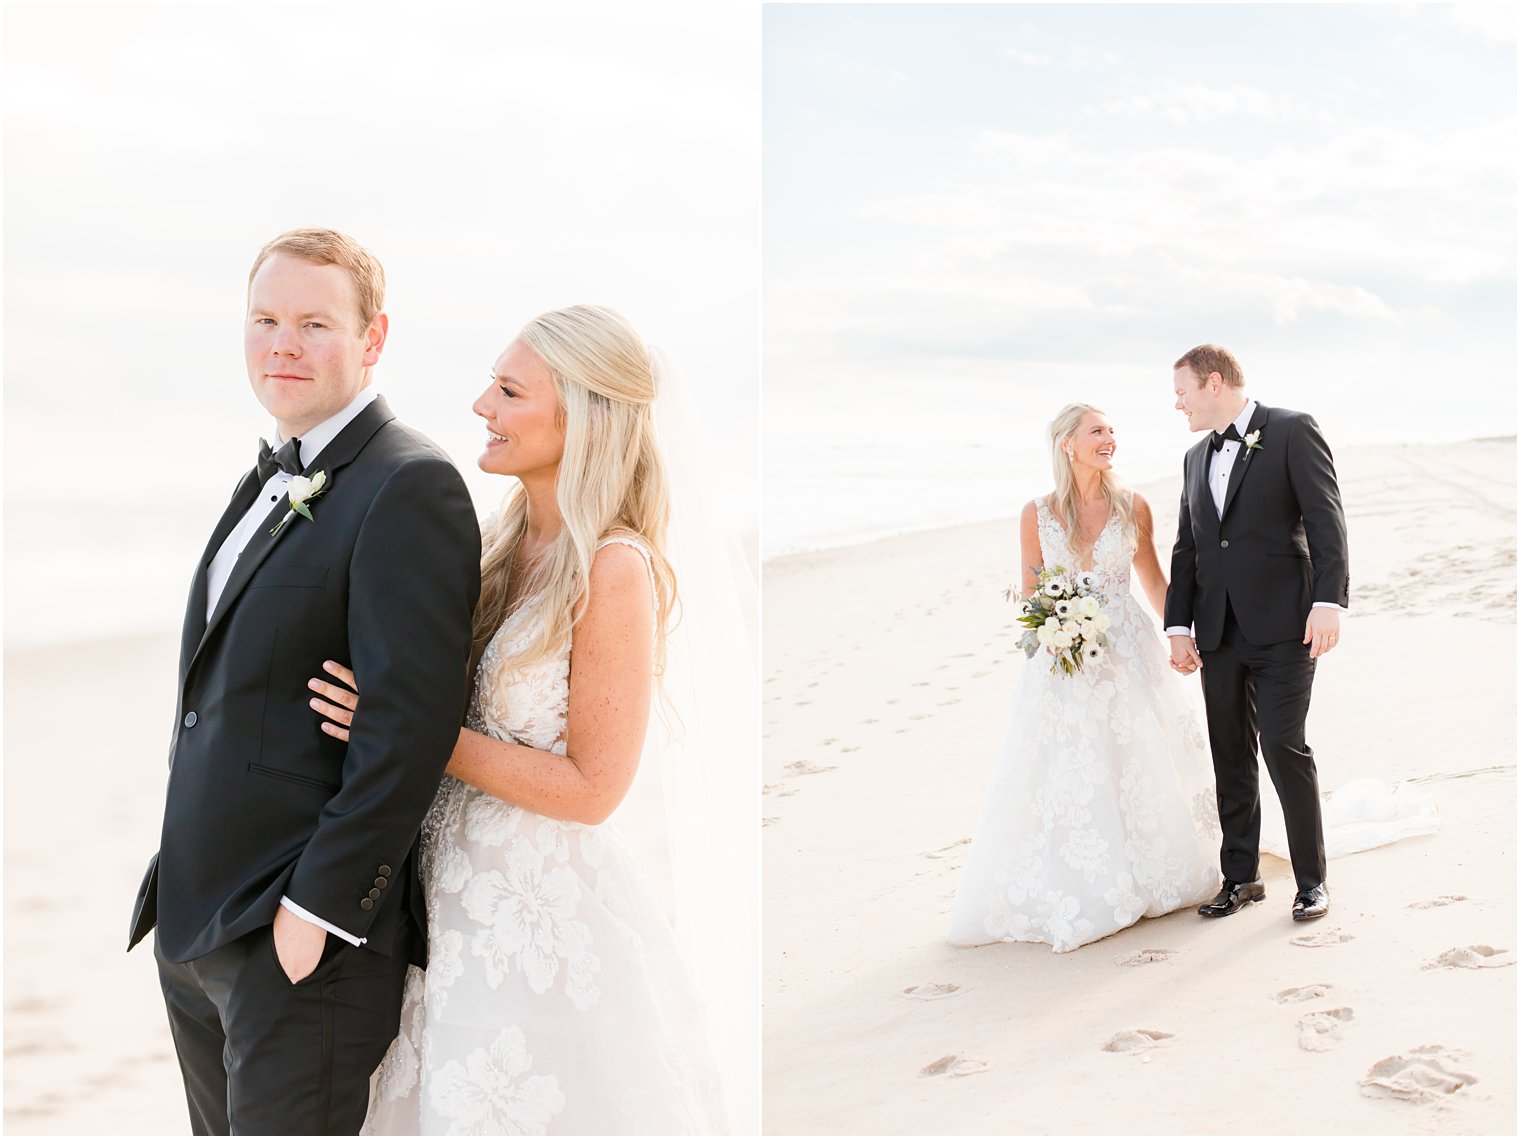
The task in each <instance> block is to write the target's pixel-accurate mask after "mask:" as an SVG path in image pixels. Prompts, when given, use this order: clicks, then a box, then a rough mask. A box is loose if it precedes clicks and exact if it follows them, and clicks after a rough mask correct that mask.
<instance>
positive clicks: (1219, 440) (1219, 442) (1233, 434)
mask: <svg viewBox="0 0 1520 1139" xmlns="http://www.w3.org/2000/svg"><path fill="white" fill-rule="evenodd" d="M1226 439H1233V440H1234V441H1235V442H1236V443H1239V442H1240V432H1239V431H1236V430H1235V425H1234V424H1233V423H1232V424H1230V425H1229V426H1228V427H1226V428H1225V429H1224V430H1223V431H1216V432H1214V436H1213V438H1211V439H1210V440H1209V446H1210V447H1212V448H1214V450H1215V452H1216V453H1217V452H1218V450H1219V448H1221V447H1223V446H1224V441H1225V440H1226Z"/></svg>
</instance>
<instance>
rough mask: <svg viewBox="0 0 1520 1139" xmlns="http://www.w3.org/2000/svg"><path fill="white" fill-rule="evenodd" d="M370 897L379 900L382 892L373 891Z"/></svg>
mask: <svg viewBox="0 0 1520 1139" xmlns="http://www.w3.org/2000/svg"><path fill="white" fill-rule="evenodd" d="M369 896H370V897H371V898H378V897H379V896H380V891H379V890H371V891H370V892H369Z"/></svg>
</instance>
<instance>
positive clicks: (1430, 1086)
mask: <svg viewBox="0 0 1520 1139" xmlns="http://www.w3.org/2000/svg"><path fill="white" fill-rule="evenodd" d="M1459 1065H1461V1066H1460V1067H1459ZM1464 1068H1465V1064H1463V1057H1462V1054H1461V1053H1458V1052H1456V1051H1454V1050H1452V1049H1449V1048H1446V1047H1445V1046H1443V1045H1440V1044H1422V1045H1420V1047H1418V1048H1411V1049H1410V1050H1409V1051H1408V1052H1401V1053H1398V1054H1396V1055H1393V1056H1386V1057H1384V1058H1383V1059H1381V1060H1379V1061H1378V1062H1377V1063H1376V1064H1374V1065H1372V1067H1371V1068H1369V1069H1368V1070H1367V1075H1366V1076H1365V1077H1363V1079H1362V1094H1363V1095H1369V1096H1375V1097H1378V1098H1380V1099H1381V1098H1387V1099H1402V1100H1410V1101H1412V1102H1415V1103H1420V1102H1423V1101H1427V1100H1433V1099H1440V1098H1442V1097H1443V1096H1449V1095H1451V1094H1452V1093H1453V1092H1457V1091H1461V1090H1462V1089H1463V1088H1465V1087H1466V1086H1467V1085H1468V1084H1475V1083H1477V1082H1478V1077H1477V1076H1475V1075H1473V1074H1472V1073H1471V1072H1467V1071H1464V1070H1463V1069H1464Z"/></svg>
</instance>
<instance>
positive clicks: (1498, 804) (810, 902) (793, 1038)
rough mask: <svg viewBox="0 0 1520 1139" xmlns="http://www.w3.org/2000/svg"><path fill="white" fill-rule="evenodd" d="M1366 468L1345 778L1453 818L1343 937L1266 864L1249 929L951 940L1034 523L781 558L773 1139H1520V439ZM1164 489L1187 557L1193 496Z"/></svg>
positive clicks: (1342, 746)
mask: <svg viewBox="0 0 1520 1139" xmlns="http://www.w3.org/2000/svg"><path fill="white" fill-rule="evenodd" d="M1338 459H1339V468H1340V474H1341V479H1342V487H1343V492H1344V495H1345V498H1346V502H1347V513H1348V525H1349V528H1350V536H1351V566H1352V610H1351V613H1350V614H1349V615H1348V616H1347V618H1346V620H1345V623H1344V627H1343V631H1344V638H1343V643H1342V645H1341V647H1340V648H1338V649H1337V650H1336V651H1335V652H1334V653H1332V654H1330V656H1328V657H1327V658H1325V660H1324V661H1323V662H1322V663H1321V666H1320V669H1319V672H1318V677H1317V681H1316V685H1315V699H1314V707H1313V710H1312V712H1311V716H1310V721H1309V740H1310V742H1311V744H1312V745H1313V746H1314V748H1315V751H1316V754H1317V756H1318V760H1319V770H1320V778H1321V783H1322V786H1323V787H1324V788H1325V789H1326V790H1330V789H1333V788H1335V787H1338V786H1340V785H1342V784H1344V783H1346V782H1348V781H1349V780H1351V779H1353V778H1357V777H1360V776H1371V777H1376V778H1379V779H1384V780H1389V781H1393V782H1397V781H1400V780H1416V781H1418V782H1419V783H1420V785H1421V786H1422V787H1423V788H1424V789H1426V790H1428V791H1430V792H1432V793H1434V795H1435V796H1436V798H1437V801H1438V804H1439V808H1440V812H1441V815H1442V817H1443V820H1444V826H1443V828H1442V830H1441V831H1440V832H1439V833H1438V834H1435V835H1430V836H1424V837H1419V838H1411V839H1406V840H1404V841H1401V842H1399V843H1396V844H1394V845H1391V846H1386V847H1382V848H1379V849H1376V850H1371V851H1366V852H1363V853H1360V854H1356V855H1352V856H1349V857H1346V858H1344V859H1340V860H1336V861H1334V862H1332V863H1331V867H1330V885H1331V892H1332V900H1333V908H1332V912H1331V914H1330V915H1329V916H1328V917H1327V918H1325V919H1323V920H1322V921H1320V922H1317V923H1305V924H1295V923H1294V922H1292V921H1291V920H1290V918H1289V906H1290V903H1291V899H1292V895H1293V887H1292V878H1291V873H1290V871H1289V868H1288V866H1287V864H1286V863H1285V862H1282V861H1280V860H1278V859H1275V858H1270V857H1267V858H1264V860H1263V876H1264V878H1265V880H1266V886H1267V895H1268V897H1267V901H1266V903H1265V904H1263V905H1259V906H1255V907H1250V908H1248V909H1247V910H1245V911H1243V912H1242V913H1239V914H1236V915H1234V916H1232V917H1230V918H1228V919H1226V920H1221V921H1205V920H1204V919H1201V918H1199V917H1197V916H1196V915H1195V914H1193V913H1191V912H1190V911H1183V912H1179V913H1175V914H1171V915H1168V916H1167V917H1164V918H1159V919H1153V920H1147V921H1142V922H1141V923H1139V924H1138V925H1136V926H1132V927H1131V928H1129V929H1127V930H1123V931H1121V932H1119V933H1117V934H1115V935H1113V936H1112V937H1109V938H1106V939H1104V940H1101V941H1099V942H1096V943H1093V944H1091V945H1088V946H1085V947H1083V948H1081V949H1078V950H1076V951H1075V952H1073V953H1068V954H1061V955H1057V954H1053V953H1052V952H1051V951H1050V950H1049V948H1048V947H1046V946H1041V945H1035V944H1011V945H1010V944H997V945H991V946H984V947H981V948H977V949H955V948H951V947H950V946H948V945H947V944H946V943H945V942H944V940H943V931H944V925H945V916H946V913H947V912H948V909H949V904H950V899H951V897H952V896H953V893H954V890H955V887H956V883H957V880H958V875H959V870H960V867H961V863H962V859H963V857H964V852H965V849H966V844H967V842H968V841H969V838H970V834H971V830H972V828H973V826H974V825H975V821H976V817H977V813H978V809H979V806H980V802H981V797H982V794H983V792H984V790H985V787H986V784H987V782H988V779H989V776H990V773H991V770H992V765H993V762H994V759H995V755H996V752H997V748H998V746H999V742H1000V737H1001V734H1002V731H1003V727H1004V722H1005V711H1006V706H1007V700H1008V697H1009V693H1010V691H1011V688H1012V686H1013V685H1014V683H1015V679H1016V676H1017V672H1018V670H1019V669H1020V668H1021V667H1023V665H1024V660H1023V656H1022V654H1021V653H1018V652H1017V651H1016V650H1014V649H1013V647H1012V642H1013V639H1014V637H1015V635H1016V633H1015V631H1014V624H1013V612H1012V607H1011V606H1010V605H1008V603H1006V602H1005V601H1004V600H1003V598H1002V596H1001V590H1002V589H1003V587H1004V585H1006V584H1007V582H1008V580H1009V578H1010V577H1011V576H1012V574H1013V570H1014V567H1015V566H1016V565H1017V560H1018V558H1017V527H1016V525H1015V522H1014V520H1012V519H1009V520H1007V521H1003V522H996V523H987V524H981V525H972V526H961V527H955V528H950V529H943V530H935V531H930V532H925V533H919V534H912V535H907V536H903V537H899V538H894V539H889V540H886V541H881V542H876V543H872V544H870V545H867V546H859V547H854V548H850V549H842V550H834V551H827V552H823V553H818V554H810V555H799V556H793V557H787V558H781V559H776V560H774V561H771V562H768V563H767V564H766V567H765V577H764V598H765V609H764V632H765V639H764V658H765V659H764V669H763V693H764V695H763V712H764V714H763V728H762V731H763V733H764V741H763V743H764V766H765V780H766V790H765V794H764V796H763V798H762V804H763V806H762V810H763V813H764V816H765V818H764V820H763V823H764V828H765V830H764V835H765V840H764V851H765V855H764V857H765V861H764V875H765V876H764V895H765V900H764V931H765V939H764V971H765V978H764V993H765V1005H764V1011H763V1018H764V1019H763V1023H764V1054H765V1063H764V1104H765V1117H764V1119H765V1124H764V1125H765V1130H766V1131H767V1132H768V1133H772V1134H798V1133H824V1134H828V1133H844V1134H870V1133H881V1134H913V1133H928V1134H936V1133H940V1134H944V1133H952V1134H953V1133H993V1132H1005V1133H1020V1134H1039V1133H1077V1134H1102V1133H1121V1134H1122V1133H1137V1134H1159V1133H1190V1134H1210V1133H1230V1134H1252V1133H1258V1134H1318V1133H1327V1132H1328V1133H1337V1132H1339V1133H1347V1134H1427V1133H1457V1134H1481V1133H1500V1134H1503V1133H1513V1132H1514V1130H1515V969H1514V968H1513V967H1512V966H1513V961H1514V956H1513V951H1514V949H1515V933H1516V928H1515V847H1514V837H1515V818H1516V815H1515V794H1514V789H1515V449H1514V441H1513V439H1508V440H1492V441H1481V442H1475V443H1468V444H1462V445H1460V446H1428V447H1417V446H1408V447H1387V448H1380V449H1363V450H1348V451H1346V452H1345V453H1344V454H1342V455H1340V456H1339V457H1338ZM1030 489H1031V492H1032V493H1037V492H1038V491H1040V490H1041V489H1043V488H1030ZM1141 489H1142V490H1143V491H1145V492H1146V493H1147V496H1148V497H1149V498H1150V500H1151V502H1152V504H1153V506H1154V508H1155V511H1156V514H1157V518H1158V533H1160V534H1162V535H1166V536H1167V538H1166V539H1165V541H1164V543H1163V546H1164V548H1165V547H1166V546H1169V536H1170V534H1171V533H1172V532H1173V531H1174V528H1175V519H1176V502H1177V492H1178V483H1177V482H1175V481H1173V482H1169V483H1165V484H1160V485H1156V486H1151V487H1144V488H1141ZM1177 683H1191V684H1196V683H1197V679H1196V678H1191V679H1190V680H1187V681H1184V680H1182V679H1180V678H1179V679H1178V681H1177Z"/></svg>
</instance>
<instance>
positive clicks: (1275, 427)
mask: <svg viewBox="0 0 1520 1139" xmlns="http://www.w3.org/2000/svg"><path fill="white" fill-rule="evenodd" d="M1251 431H1260V432H1261V437H1260V439H1259V440H1258V442H1259V443H1260V446H1259V447H1258V448H1256V449H1254V450H1248V449H1247V448H1246V446H1245V445H1244V444H1242V445H1241V446H1240V447H1239V449H1238V452H1237V454H1236V456H1235V464H1234V466H1233V467H1232V468H1231V470H1230V481H1229V484H1228V489H1227V490H1226V492H1225V499H1224V513H1223V514H1222V515H1221V514H1220V513H1219V511H1218V510H1217V509H1216V508H1215V506H1214V496H1213V495H1212V494H1211V493H1210V492H1209V485H1208V478H1209V461H1210V459H1212V458H1213V451H1212V449H1211V448H1210V445H1209V436H1208V435H1205V436H1204V437H1203V439H1202V440H1201V441H1200V442H1199V443H1198V444H1197V445H1196V446H1194V447H1193V448H1191V449H1190V450H1189V451H1188V453H1187V457H1186V458H1185V459H1184V460H1183V467H1182V470H1183V480H1182V507H1181V511H1180V513H1179V516H1178V519H1177V544H1176V546H1174V547H1173V549H1172V581H1171V585H1170V586H1169V587H1168V589H1167V591H1166V624H1167V627H1169V628H1170V627H1172V626H1177V625H1191V626H1192V627H1193V637H1194V639H1195V640H1196V641H1197V642H1198V647H1199V648H1200V649H1202V650H1205V651H1208V650H1212V649H1216V648H1218V647H1219V642H1220V638H1221V636H1222V635H1223V632H1224V617H1225V601H1226V598H1228V600H1229V603H1230V608H1231V609H1232V610H1233V611H1234V614H1235V620H1236V621H1237V622H1238V624H1239V625H1240V631H1241V633H1242V634H1243V635H1244V637H1245V639H1246V640H1247V641H1250V642H1251V643H1252V644H1256V645H1272V644H1277V643H1279V642H1282V641H1290V640H1292V641H1301V640H1302V639H1303V636H1304V623H1305V622H1306V621H1307V620H1308V617H1309V608H1310V606H1311V605H1312V604H1313V603H1314V602H1316V601H1332V602H1334V603H1335V604H1337V605H1348V604H1349V603H1350V589H1351V578H1350V570H1349V565H1348V561H1347V552H1346V516H1345V513H1344V512H1343V511H1342V509H1341V494H1340V487H1339V486H1338V484H1337V483H1336V481H1335V464H1334V463H1333V461H1332V460H1331V456H1330V448H1329V447H1328V446H1327V445H1326V443H1325V437H1324V436H1323V435H1321V434H1320V430H1319V425H1318V424H1317V423H1315V422H1314V417H1313V416H1310V415H1306V414H1304V413H1303V412H1301V411H1288V410H1286V409H1284V408H1280V407H1267V406H1266V405H1265V404H1262V403H1258V404H1257V405H1256V411H1255V413H1254V414H1253V415H1252V416H1251V423H1250V427H1249V429H1248V431H1247V434H1249V433H1250V432H1251Z"/></svg>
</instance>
